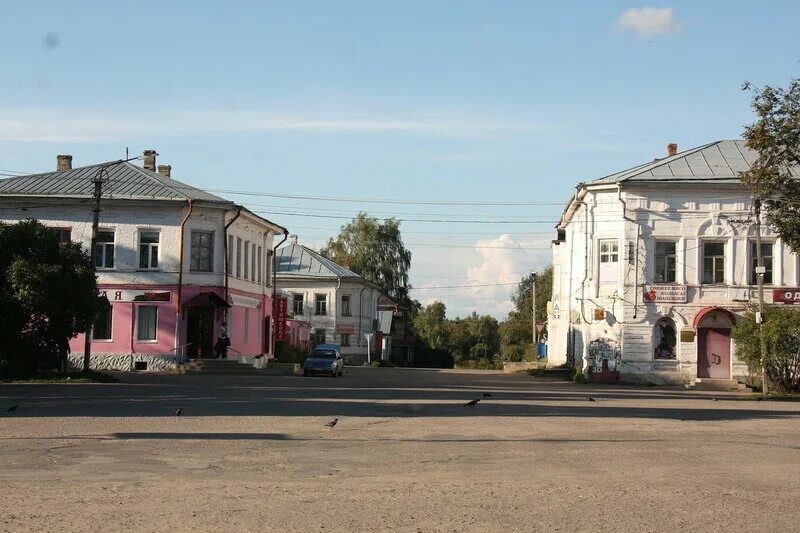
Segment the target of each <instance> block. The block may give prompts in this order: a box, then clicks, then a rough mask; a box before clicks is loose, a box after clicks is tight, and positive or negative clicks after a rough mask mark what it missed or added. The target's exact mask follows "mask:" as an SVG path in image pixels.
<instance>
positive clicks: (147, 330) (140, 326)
mask: <svg viewBox="0 0 800 533" xmlns="http://www.w3.org/2000/svg"><path fill="white" fill-rule="evenodd" d="M136 311H137V315H136V340H138V341H143V342H151V341H155V340H156V327H157V326H158V307H156V306H155V305H140V306H139V307H137V308H136Z"/></svg>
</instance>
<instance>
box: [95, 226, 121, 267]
mask: <svg viewBox="0 0 800 533" xmlns="http://www.w3.org/2000/svg"><path fill="white" fill-rule="evenodd" d="M104 233H110V234H111V241H103V242H100V235H101V234H104ZM97 239H98V240H97V245H96V247H95V250H97V251H96V257H95V263H94V264H95V268H96V269H97V270H114V268H115V266H116V264H117V254H116V249H115V247H116V245H117V232H116V231H115V230H114V229H108V228H102V229H100V230H98V232H97ZM109 247H110V248H111V266H106V263H107V260H108V249H109ZM98 263H99V264H98Z"/></svg>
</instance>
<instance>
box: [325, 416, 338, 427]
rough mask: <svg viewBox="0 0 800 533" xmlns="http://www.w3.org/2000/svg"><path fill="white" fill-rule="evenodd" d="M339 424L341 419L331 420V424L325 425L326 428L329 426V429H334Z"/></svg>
mask: <svg viewBox="0 0 800 533" xmlns="http://www.w3.org/2000/svg"><path fill="white" fill-rule="evenodd" d="M338 422H339V419H338V418H334V419H333V420H331V421H330V422H328V423H327V424H325V426H327V427H329V428H331V429H333V427H334V426H335V425H336V424H337V423H338Z"/></svg>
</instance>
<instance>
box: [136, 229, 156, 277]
mask: <svg viewBox="0 0 800 533" xmlns="http://www.w3.org/2000/svg"><path fill="white" fill-rule="evenodd" d="M158 241H159V234H158V232H157V231H141V232H139V268H141V269H147V270H154V269H157V268H158Z"/></svg>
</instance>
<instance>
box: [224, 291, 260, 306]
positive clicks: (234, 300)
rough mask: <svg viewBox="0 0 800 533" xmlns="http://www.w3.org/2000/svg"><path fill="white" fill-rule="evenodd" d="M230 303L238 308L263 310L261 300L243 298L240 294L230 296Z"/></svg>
mask: <svg viewBox="0 0 800 533" xmlns="http://www.w3.org/2000/svg"><path fill="white" fill-rule="evenodd" d="M228 303H229V304H231V305H235V306H237V307H249V308H250V309H261V300H258V299H256V298H250V297H248V296H242V295H240V294H229V295H228Z"/></svg>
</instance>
